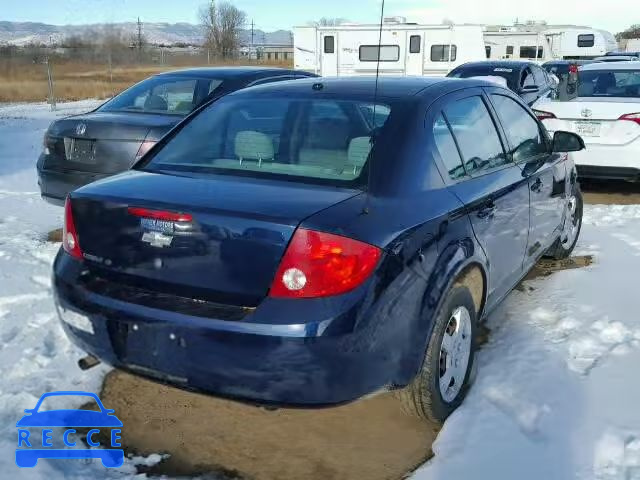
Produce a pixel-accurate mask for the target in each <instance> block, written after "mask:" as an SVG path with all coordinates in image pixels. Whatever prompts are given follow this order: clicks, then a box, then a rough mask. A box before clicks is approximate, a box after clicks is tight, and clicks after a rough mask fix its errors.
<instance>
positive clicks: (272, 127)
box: [142, 96, 392, 186]
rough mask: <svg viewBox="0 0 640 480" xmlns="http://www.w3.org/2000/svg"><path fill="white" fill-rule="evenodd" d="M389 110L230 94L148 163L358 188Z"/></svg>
mask: <svg viewBox="0 0 640 480" xmlns="http://www.w3.org/2000/svg"><path fill="white" fill-rule="evenodd" d="M391 109H392V107H391V106H390V105H387V104H383V103H379V102H377V103H373V102H370V101H353V100H338V99H315V98H314V99H310V98H252V97H247V96H243V97H233V96H230V97H226V98H223V99H222V100H220V101H218V102H216V103H215V104H213V105H211V106H209V107H208V108H207V109H205V110H203V111H202V112H200V113H199V114H198V115H197V116H196V117H194V118H193V119H191V120H190V121H189V122H188V123H187V124H185V125H184V126H183V127H182V129H181V130H180V131H179V132H178V133H177V134H176V135H175V136H174V137H173V138H171V139H170V140H169V141H168V142H167V143H166V144H165V145H164V146H163V147H162V148H160V149H159V150H158V151H157V152H156V153H155V154H153V156H152V158H151V159H150V160H149V161H148V163H147V164H146V165H144V166H143V167H142V168H143V169H144V170H150V171H169V172H195V173H217V174H232V175H245V176H251V177H274V176H276V177H278V178H283V179H289V180H295V179H299V180H303V181H304V180H305V179H307V180H312V183H324V184H332V185H343V186H357V185H361V184H362V183H363V181H362V178H364V177H365V174H363V171H364V170H365V164H366V162H367V159H368V158H369V154H370V152H371V151H372V145H373V142H372V137H373V136H374V135H375V136H376V139H378V140H379V139H381V138H382V137H383V136H384V132H385V128H386V124H387V123H388V122H387V119H388V117H389V116H390V114H391Z"/></svg>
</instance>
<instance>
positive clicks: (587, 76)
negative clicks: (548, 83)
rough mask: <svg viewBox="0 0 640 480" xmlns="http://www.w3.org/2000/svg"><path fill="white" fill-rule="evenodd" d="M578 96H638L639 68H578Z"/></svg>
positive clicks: (639, 83) (639, 90)
mask: <svg viewBox="0 0 640 480" xmlns="http://www.w3.org/2000/svg"><path fill="white" fill-rule="evenodd" d="M578 96H579V97H624V98H640V70H618V71H616V70H579V71H578Z"/></svg>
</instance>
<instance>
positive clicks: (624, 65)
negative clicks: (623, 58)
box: [580, 61, 640, 72]
mask: <svg viewBox="0 0 640 480" xmlns="http://www.w3.org/2000/svg"><path fill="white" fill-rule="evenodd" d="M590 70H640V61H632V62H603V63H590V64H588V65H583V66H581V67H580V71H581V72H584V71H590Z"/></svg>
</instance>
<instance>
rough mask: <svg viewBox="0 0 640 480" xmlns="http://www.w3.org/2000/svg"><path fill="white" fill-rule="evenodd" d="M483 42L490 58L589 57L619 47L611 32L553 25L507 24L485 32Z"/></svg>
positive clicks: (548, 58)
mask: <svg viewBox="0 0 640 480" xmlns="http://www.w3.org/2000/svg"><path fill="white" fill-rule="evenodd" d="M484 42H485V53H486V58H490V59H502V58H510V59H527V60H539V61H544V60H564V59H585V60H586V59H590V58H595V57H599V56H601V55H604V54H605V53H607V52H611V51H614V50H616V49H617V48H618V44H617V42H616V39H615V38H614V36H613V35H612V34H611V33H609V32H607V31H605V30H597V29H592V28H553V27H552V28H545V29H543V30H540V31H530V30H517V29H515V27H505V28H504V29H500V30H499V31H485V32H484ZM536 47H537V49H536ZM536 51H537V55H536Z"/></svg>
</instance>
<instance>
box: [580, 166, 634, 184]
mask: <svg viewBox="0 0 640 480" xmlns="http://www.w3.org/2000/svg"><path fill="white" fill-rule="evenodd" d="M576 169H577V170H578V176H579V177H581V178H590V179H594V180H598V179H599V180H627V181H638V180H640V169H638V168H631V167H603V166H600V165H577V166H576Z"/></svg>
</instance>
